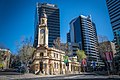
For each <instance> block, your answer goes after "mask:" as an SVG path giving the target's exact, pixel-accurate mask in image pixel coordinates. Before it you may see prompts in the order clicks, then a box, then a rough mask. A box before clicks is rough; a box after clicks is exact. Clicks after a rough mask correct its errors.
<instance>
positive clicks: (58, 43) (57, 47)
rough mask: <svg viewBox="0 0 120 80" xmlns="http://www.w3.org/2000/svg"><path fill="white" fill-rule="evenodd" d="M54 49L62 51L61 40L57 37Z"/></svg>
mask: <svg viewBox="0 0 120 80" xmlns="http://www.w3.org/2000/svg"><path fill="white" fill-rule="evenodd" d="M53 47H54V48H56V49H61V48H60V38H59V37H57V38H56V39H55V40H54V41H53Z"/></svg>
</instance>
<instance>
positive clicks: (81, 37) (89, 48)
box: [67, 15, 100, 63]
mask: <svg viewBox="0 0 120 80" xmlns="http://www.w3.org/2000/svg"><path fill="white" fill-rule="evenodd" d="M68 34H70V35H69V36H68V35H67V37H68V38H70V40H69V39H68V41H69V43H77V44H78V45H79V49H81V50H84V51H85V53H86V55H87V59H88V62H89V63H91V62H92V61H95V62H100V61H99V60H100V57H99V54H98V53H99V52H98V39H97V33H96V26H95V24H94V23H93V22H92V19H91V16H83V15H81V16H79V17H77V18H75V19H73V20H72V21H71V22H70V31H69V33H68ZM71 50H72V49H71Z"/></svg>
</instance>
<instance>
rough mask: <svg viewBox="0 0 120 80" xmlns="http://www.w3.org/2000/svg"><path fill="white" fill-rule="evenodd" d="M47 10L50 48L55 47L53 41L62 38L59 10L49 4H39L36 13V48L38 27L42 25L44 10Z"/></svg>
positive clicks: (35, 44)
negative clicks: (41, 19)
mask: <svg viewBox="0 0 120 80" xmlns="http://www.w3.org/2000/svg"><path fill="white" fill-rule="evenodd" d="M43 9H44V10H45V12H46V14H47V26H48V31H49V32H48V46H49V47H52V46H53V41H54V40H55V39H56V38H57V37H60V16H59V8H58V7H57V6H56V5H53V4H48V3H37V8H36V13H35V35H34V47H37V44H38V25H39V24H40V18H41V16H40V15H41V14H42V10H43Z"/></svg>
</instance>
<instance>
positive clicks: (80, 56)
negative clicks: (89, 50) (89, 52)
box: [76, 49, 87, 71]
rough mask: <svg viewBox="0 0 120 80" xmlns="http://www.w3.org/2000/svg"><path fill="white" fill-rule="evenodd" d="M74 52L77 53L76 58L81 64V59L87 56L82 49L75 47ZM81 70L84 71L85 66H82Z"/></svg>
mask: <svg viewBox="0 0 120 80" xmlns="http://www.w3.org/2000/svg"><path fill="white" fill-rule="evenodd" d="M76 53H77V57H78V58H77V59H78V61H79V63H80V64H81V63H82V60H84V59H86V57H87V56H86V55H85V52H84V51H83V50H79V49H77V51H76ZM83 71H85V66H83Z"/></svg>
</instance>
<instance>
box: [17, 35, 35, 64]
mask: <svg viewBox="0 0 120 80" xmlns="http://www.w3.org/2000/svg"><path fill="white" fill-rule="evenodd" d="M34 50H35V48H34V47H33V44H32V38H24V37H22V38H21V41H20V43H17V52H18V56H19V58H20V60H21V61H22V62H24V63H25V64H26V65H27V64H29V61H30V60H31V59H32V54H33V52H34Z"/></svg>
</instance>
